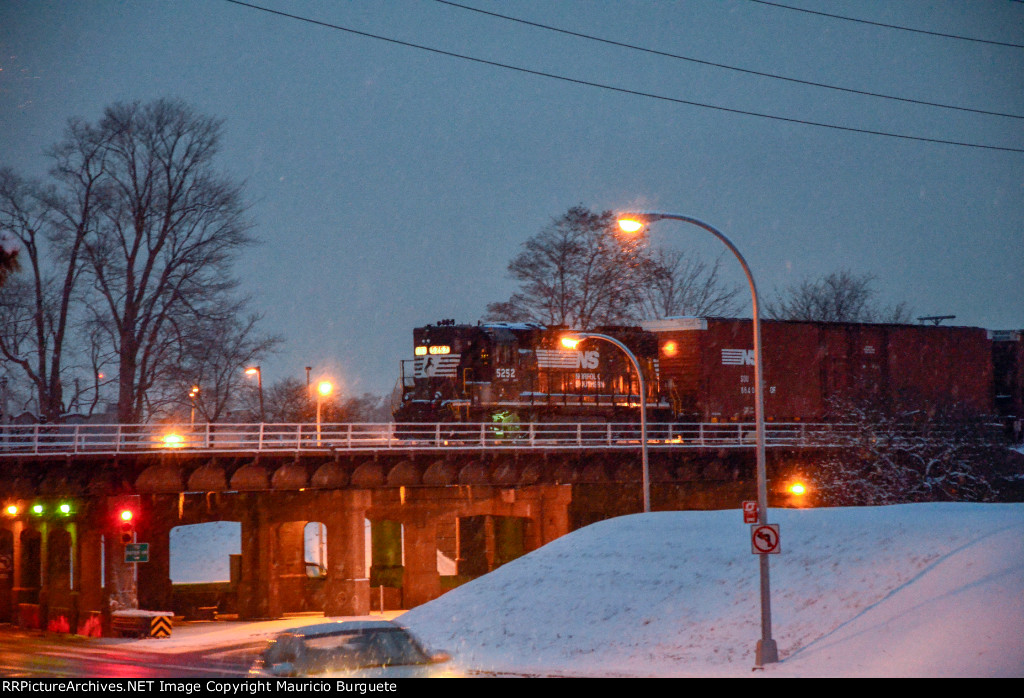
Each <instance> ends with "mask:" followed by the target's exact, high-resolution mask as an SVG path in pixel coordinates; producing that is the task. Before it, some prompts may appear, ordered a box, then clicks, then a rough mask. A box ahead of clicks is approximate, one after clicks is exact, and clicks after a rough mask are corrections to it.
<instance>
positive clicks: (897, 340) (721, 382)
mask: <svg viewBox="0 0 1024 698" xmlns="http://www.w3.org/2000/svg"><path fill="white" fill-rule="evenodd" d="M761 326H762V353H763V361H764V372H763V373H764V386H765V418H766V420H768V421H776V422H801V421H803V422H820V421H828V420H829V419H830V417H834V416H835V415H834V414H833V412H834V410H835V406H836V405H837V404H839V403H841V402H861V401H865V400H872V401H875V402H876V403H878V402H879V401H880V404H882V405H885V406H889V407H899V406H901V405H905V406H910V405H913V406H915V407H917V406H921V405H937V404H952V403H957V404H960V405H962V406H965V407H967V408H968V409H971V410H973V411H975V412H978V413H981V414H990V415H991V414H998V415H1000V416H1001V417H1002V418H1004V419H1006V420H1007V423H1008V424H1009V425H1010V428H1011V429H1015V432H1016V435H1017V437H1018V438H1019V437H1020V429H1021V417H1022V416H1024V333H1022V332H1017V331H1011V332H991V331H988V330H985V329H982V328H977V327H955V326H934V325H909V324H874V323H872V324H868V323H831V322H796V321H778V320H763V321H762V325H761ZM594 332H596V333H600V334H604V335H607V336H609V337H613V338H615V339H617V340H618V341H620V342H622V343H623V344H624V345H626V346H627V347H628V348H629V349H630V351H632V353H633V355H634V357H635V358H636V360H637V362H638V363H639V365H640V367H641V370H642V371H643V373H644V378H645V381H644V382H645V384H646V395H645V402H646V405H647V409H648V418H649V419H651V420H653V421H661V422H734V421H750V420H751V419H753V416H754V371H753V368H754V351H753V346H752V343H753V339H752V337H753V328H752V321H751V320H750V319H737V318H718V317H704V318H697V317H693V318H690V317H687V318H670V319H665V320H652V321H646V322H642V323H641V324H640V325H638V326H632V327H626V326H611V327H601V328H597V329H596V330H594ZM571 334H572V331H570V330H568V329H567V328H565V327H545V326H543V325H539V324H532V323H510V322H495V323H483V324H477V325H469V324H456V323H455V322H454V321H452V320H444V321H441V322H438V323H436V324H433V325H428V326H425V327H418V328H415V329H414V330H413V348H414V358H413V359H411V360H406V361H403V362H402V363H401V380H400V382H401V386H402V395H401V402H400V404H399V405H398V407H397V409H396V410H395V412H394V416H395V420H396V421H397V422H400V423H402V422H510V421H512V422H518V421H522V422H560V421H566V422H591V421H592V422H598V423H604V422H607V423H614V422H630V421H636V420H637V419H638V415H639V407H640V392H639V381H638V380H637V377H636V374H635V371H634V370H633V368H632V362H631V361H630V359H629V358H628V357H627V356H626V354H625V352H623V351H622V350H621V349H620V348H618V347H616V346H614V345H613V344H612V343H610V342H606V341H601V340H600V339H589V340H586V341H584V342H582V343H580V344H579V345H578V346H577V347H576V348H574V349H571V350H569V349H566V348H565V347H564V346H563V345H562V342H561V340H562V338H563V337H565V336H567V335H571Z"/></svg>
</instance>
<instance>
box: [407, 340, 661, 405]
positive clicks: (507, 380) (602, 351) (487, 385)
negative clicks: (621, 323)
mask: <svg viewBox="0 0 1024 698" xmlns="http://www.w3.org/2000/svg"><path fill="white" fill-rule="evenodd" d="M597 331H598V332H600V333H602V334H607V335H609V336H612V337H615V339H617V340H619V341H620V342H622V343H623V344H625V345H626V346H628V347H629V348H630V351H632V352H633V354H634V356H636V358H637V360H638V362H639V363H640V366H641V369H642V370H643V372H644V379H645V383H646V387H647V395H646V399H647V404H648V410H649V415H650V416H651V417H652V418H661V419H670V418H671V414H670V411H669V409H668V403H667V402H664V401H662V400H661V399H660V391H659V388H658V380H657V377H658V341H657V337H656V336H655V335H654V334H653V333H650V332H646V331H644V330H642V329H641V328H639V327H602V328H598V330H597ZM566 334H567V330H566V328H564V327H544V326H542V325H537V324H532V323H509V322H499V323H489V324H479V325H461V324H455V322H454V321H452V320H442V321H441V322H438V323H437V324H435V325H428V326H426V327H418V328H416V329H414V330H413V344H414V353H415V357H414V358H413V359H412V360H406V361H403V362H402V377H401V385H402V401H401V404H400V406H399V407H398V409H397V410H396V411H395V421H397V422H451V421H459V422H492V421H494V422H501V421H532V422H588V421H593V422H628V421H636V419H637V418H638V410H639V404H640V393H639V381H638V380H637V377H636V375H635V372H634V371H633V368H632V364H631V363H630V361H629V359H628V358H627V357H626V356H625V355H624V353H623V352H622V351H621V350H620V349H618V348H616V347H614V346H612V345H610V344H608V343H601V342H599V341H593V340H590V341H586V342H583V343H581V344H580V345H579V346H578V347H577V348H575V349H572V350H569V349H566V348H565V347H564V346H563V345H562V343H561V340H562V338H563V337H565V336H566ZM602 344H604V345H603V346H602Z"/></svg>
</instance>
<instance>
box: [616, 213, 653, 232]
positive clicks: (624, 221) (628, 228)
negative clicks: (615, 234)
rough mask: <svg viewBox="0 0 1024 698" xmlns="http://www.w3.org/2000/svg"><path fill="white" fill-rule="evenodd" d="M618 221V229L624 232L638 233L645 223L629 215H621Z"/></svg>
mask: <svg viewBox="0 0 1024 698" xmlns="http://www.w3.org/2000/svg"><path fill="white" fill-rule="evenodd" d="M618 222H619V230H621V231H622V232H624V233H639V232H640V231H641V230H643V229H644V226H645V225H646V223H645V222H644V221H642V220H640V219H639V218H634V217H631V216H621V217H620V218H619V221H618Z"/></svg>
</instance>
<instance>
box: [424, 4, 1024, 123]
mask: <svg viewBox="0 0 1024 698" xmlns="http://www.w3.org/2000/svg"><path fill="white" fill-rule="evenodd" d="M434 1H435V2H438V3H441V4H442V5H450V6H451V7H457V8H459V9H462V10H469V11H470V12H478V13H480V14H483V15H488V16H491V17H496V18H498V19H504V20H508V21H510V22H518V23H519V24H525V25H527V26H531V27H537V28H538V29H546V30H548V31H553V32H558V33H559V34H567V35H569V36H575V37H577V38H581V39H588V40H590V41H599V42H601V43H603V44H610V45H612V46H619V47H622V48H628V49H632V50H634V51H642V52H644V53H650V54H653V55H656V56H665V57H667V58H676V59H678V60H681V61H689V62H691V63H698V64H700V65H707V66H711V67H714V68H724V69H726V70H734V71H736V72H739V73H747V74H748V75H757V76H760V77H765V78H772V79H774V80H785V81H786V82H795V83H798V84H800V85H810V86H812V87H823V88H825V89H828V90H838V91H840V92H849V93H852V94H858V95H865V96H868V97H878V98H881V99H891V100H895V101H898V102H908V103H910V104H921V105H924V106H929V107H940V108H942V109H955V110H957V111H966V112H972V113H974V114H986V115H988V116H1005V117H1008V118H1011V119H1024V115H1021V114H1007V113H1004V112H995V111H986V110H984V109H973V108H970V107H959V106H956V105H953V104H942V103H939V102H927V101H924V100H920V99H910V98H908V97H896V96H894V95H886V94H881V93H879V92H869V91H867V90H856V89H853V88H849V87H839V86H837V85H829V84H827V83H821V82H813V81H811V80H800V79H798V78H791V77H786V76H784V75H776V74H774V73H766V72H762V71H759V70H748V69H746V68H738V67H736V66H732V65H726V64H724V63H714V62H712V61H705V60H702V59H699V58H692V57H689V56H680V55H679V54H675V53H668V52H667V51H658V50H656V49H650V48H646V47H644V46H637V45H635V44H627V43H624V42H621V41H613V40H612V39H604V38H601V37H598V36H591V35H589V34H582V33H580V32H575V31H570V30H568V29H561V28H559V27H553V26H550V25H547V24H540V23H539V22H531V21H529V20H525V19H520V18H518V17H510V16H509V15H503V14H499V13H497V12H489V11H487V10H481V9H479V8H476V7H470V6H469V5H462V4H459V3H457V2H451V1H450V0H434Z"/></svg>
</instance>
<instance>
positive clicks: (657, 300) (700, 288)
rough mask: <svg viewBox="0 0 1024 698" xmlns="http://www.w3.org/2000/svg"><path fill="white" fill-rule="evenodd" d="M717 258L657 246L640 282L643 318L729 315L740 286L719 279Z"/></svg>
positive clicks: (734, 308) (735, 305)
mask: <svg viewBox="0 0 1024 698" xmlns="http://www.w3.org/2000/svg"><path fill="white" fill-rule="evenodd" d="M721 261H722V260H721V257H719V258H718V259H716V260H715V262H714V264H708V263H707V262H705V261H704V260H701V259H696V258H694V257H689V256H687V255H686V254H685V253H683V252H680V251H667V250H663V249H659V250H656V251H654V252H653V253H652V254H651V257H650V263H649V277H650V278H649V280H648V281H647V282H646V283H644V284H643V294H642V308H643V311H644V314H645V315H646V316H647V317H652V318H665V317H675V316H681V315H689V316H698V317H699V316H711V315H719V316H730V315H735V314H737V313H739V312H740V310H741V308H742V303H740V302H739V301H738V300H737V297H738V296H739V294H740V291H741V289H740V288H739V287H738V286H735V285H732V286H729V285H726V284H725V283H723V282H722V280H721V278H720V276H719V272H720V270H721Z"/></svg>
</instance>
